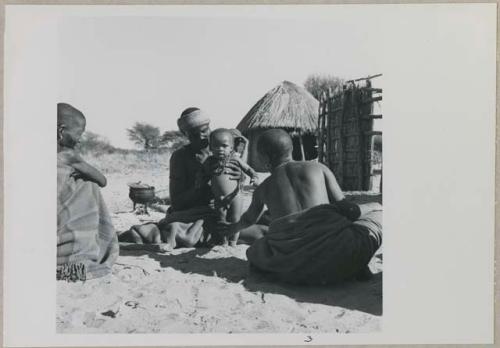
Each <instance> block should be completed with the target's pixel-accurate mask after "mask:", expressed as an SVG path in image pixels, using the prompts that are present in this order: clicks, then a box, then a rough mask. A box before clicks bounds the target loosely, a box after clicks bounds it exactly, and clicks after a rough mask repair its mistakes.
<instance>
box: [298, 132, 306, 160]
mask: <svg viewBox="0 0 500 348" xmlns="http://www.w3.org/2000/svg"><path fill="white" fill-rule="evenodd" d="M299 142H300V153H301V155H302V160H303V161H305V160H306V155H305V152H304V142H303V141H302V132H301V131H299Z"/></svg>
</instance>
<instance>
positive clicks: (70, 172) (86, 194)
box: [57, 103, 118, 281]
mask: <svg viewBox="0 0 500 348" xmlns="http://www.w3.org/2000/svg"><path fill="white" fill-rule="evenodd" d="M84 130H85V116H84V115H83V114H82V113H81V112H80V111H79V110H77V109H75V108H74V107H72V106H71V105H69V104H64V103H59V104H57V279H60V280H68V281H78V280H82V281H84V280H86V279H91V278H97V277H101V276H104V275H106V274H108V273H109V272H110V271H111V267H112V265H113V264H114V262H115V260H116V258H117V256H118V242H117V238H116V233H115V230H114V228H113V225H112V223H111V217H110V216H109V213H108V210H107V208H106V204H105V203H104V200H103V198H102V196H101V192H100V189H99V186H101V187H103V186H105V185H106V178H105V177H104V175H102V174H101V173H100V172H99V171H98V170H97V169H96V168H94V167H92V166H91V165H89V164H88V163H87V162H85V161H84V160H83V159H82V158H81V157H80V155H78V154H77V153H76V152H75V149H74V148H75V145H76V144H77V143H78V142H79V140H80V137H81V135H82V133H83V132H84Z"/></svg>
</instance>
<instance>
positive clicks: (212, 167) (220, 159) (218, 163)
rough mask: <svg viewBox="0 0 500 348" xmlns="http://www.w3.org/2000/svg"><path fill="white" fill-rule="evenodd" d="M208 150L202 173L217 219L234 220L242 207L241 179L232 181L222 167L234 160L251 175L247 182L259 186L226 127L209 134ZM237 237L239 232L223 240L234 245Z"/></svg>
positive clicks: (254, 173) (236, 219)
mask: <svg viewBox="0 0 500 348" xmlns="http://www.w3.org/2000/svg"><path fill="white" fill-rule="evenodd" d="M210 151H211V152H212V155H211V156H210V157H208V158H207V159H206V161H205V162H204V164H203V169H204V172H203V173H202V175H204V176H206V177H207V176H208V177H209V180H210V184H211V189H212V193H213V195H214V197H215V209H216V210H217V212H218V214H219V220H220V221H224V222H237V221H239V219H240V217H241V214H242V210H243V199H242V197H241V195H240V189H241V182H240V181H236V180H231V179H230V177H229V175H228V174H226V173H225V170H224V169H225V167H226V165H227V163H228V162H229V161H230V160H231V161H232V162H237V163H238V165H239V167H240V168H241V170H242V172H243V173H245V174H247V175H248V176H250V183H251V184H253V185H255V186H257V185H258V177H257V173H256V172H255V171H254V170H253V169H252V168H251V167H250V166H249V165H248V164H246V163H245V162H243V160H241V158H240V157H239V156H238V155H237V154H236V151H235V136H234V133H233V131H231V130H229V129H224V128H219V129H216V130H214V131H212V132H211V133H210ZM202 181H203V180H202ZM238 237H239V233H237V234H234V235H233V236H231V237H230V239H229V241H228V238H227V237H223V243H224V245H227V244H230V245H231V246H235V245H236V243H237V241H238Z"/></svg>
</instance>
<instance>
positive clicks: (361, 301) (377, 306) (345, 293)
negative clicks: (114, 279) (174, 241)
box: [120, 248, 382, 315]
mask: <svg viewBox="0 0 500 348" xmlns="http://www.w3.org/2000/svg"><path fill="white" fill-rule="evenodd" d="M209 252H210V249H206V248H200V249H194V250H190V251H187V252H185V253H180V254H158V253H155V252H151V251H147V250H123V249H122V250H121V251H120V254H121V255H123V256H141V255H148V256H149V257H150V258H152V259H154V260H156V261H158V262H159V263H160V265H161V267H171V268H173V269H176V270H178V271H180V272H183V273H197V274H201V275H205V276H218V277H220V278H223V279H225V280H227V281H229V282H232V283H239V282H242V284H243V285H244V286H245V288H247V289H248V290H249V291H252V292H262V293H272V294H281V295H284V296H288V297H290V298H293V299H295V300H296V301H298V302H306V303H318V304H324V305H329V306H338V307H342V308H346V309H350V310H358V311H361V312H365V313H369V314H373V315H382V273H377V274H375V275H373V277H372V278H371V279H370V280H367V281H349V282H344V283H341V284H337V285H329V286H299V285H290V284H285V283H282V282H279V281H276V280H273V279H271V278H270V277H269V276H267V275H263V274H261V273H257V272H253V271H252V272H249V265H248V262H247V261H245V260H242V259H240V258H238V257H235V256H229V257H227V256H226V257H220V258H217V257H215V258H214V257H204V256H206V255H207V254H208V253H209ZM212 256H213V255H212Z"/></svg>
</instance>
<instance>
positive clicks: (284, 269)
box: [247, 204, 382, 284]
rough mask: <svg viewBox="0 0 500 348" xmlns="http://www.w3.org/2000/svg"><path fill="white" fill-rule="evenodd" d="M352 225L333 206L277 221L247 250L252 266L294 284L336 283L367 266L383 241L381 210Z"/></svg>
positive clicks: (321, 207)
mask: <svg viewBox="0 0 500 348" xmlns="http://www.w3.org/2000/svg"><path fill="white" fill-rule="evenodd" d="M360 220H362V222H360V223H358V222H351V221H350V220H349V219H347V218H346V217H344V216H342V215H340V214H339V210H338V207H337V206H335V205H331V204H325V205H320V206H316V207H313V208H310V209H307V210H305V211H302V212H300V213H296V214H292V215H288V216H285V217H282V218H280V219H277V220H274V221H273V222H272V223H271V225H270V226H269V232H268V233H267V234H266V235H265V236H264V237H263V238H261V239H259V240H257V241H255V242H254V244H252V246H251V247H250V248H248V249H247V258H248V261H249V262H250V264H251V265H252V266H253V267H254V268H256V269H258V270H260V271H264V272H267V273H270V274H273V275H274V276H276V277H277V278H278V279H280V280H282V281H285V282H289V283H296V284H332V283H337V282H340V281H342V280H345V279H348V278H351V277H353V276H354V275H355V274H356V273H357V272H359V271H360V270H362V269H363V268H365V267H366V265H367V264H368V262H369V261H370V259H371V258H372V256H373V255H374V253H375V252H376V251H377V249H378V247H379V246H380V244H381V243H382V212H381V211H378V212H373V213H370V214H367V215H366V216H363V217H362V218H361V219H360Z"/></svg>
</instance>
